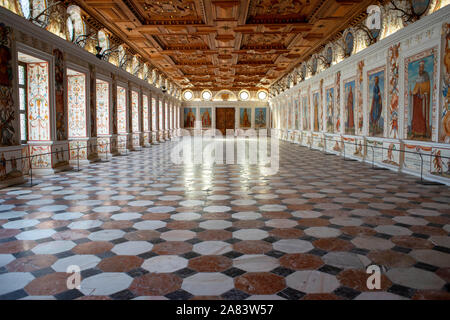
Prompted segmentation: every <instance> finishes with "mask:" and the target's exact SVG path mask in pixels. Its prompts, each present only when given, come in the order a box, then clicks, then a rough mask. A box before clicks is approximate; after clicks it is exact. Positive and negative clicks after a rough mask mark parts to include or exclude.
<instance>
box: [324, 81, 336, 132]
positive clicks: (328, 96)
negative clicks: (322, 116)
mask: <svg viewBox="0 0 450 320" xmlns="http://www.w3.org/2000/svg"><path fill="white" fill-rule="evenodd" d="M325 101H326V108H327V109H326V121H327V132H330V133H332V132H334V123H333V121H334V87H331V88H327V89H326V90H325Z"/></svg>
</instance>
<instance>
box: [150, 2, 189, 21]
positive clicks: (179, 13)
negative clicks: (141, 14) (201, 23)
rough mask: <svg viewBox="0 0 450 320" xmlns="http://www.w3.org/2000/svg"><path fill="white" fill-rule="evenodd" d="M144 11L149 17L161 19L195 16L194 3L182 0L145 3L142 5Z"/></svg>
mask: <svg viewBox="0 0 450 320" xmlns="http://www.w3.org/2000/svg"><path fill="white" fill-rule="evenodd" d="M143 8H144V10H145V11H148V12H149V13H150V15H155V16H162V17H186V16H195V10H194V3H193V2H187V3H186V1H182V0H158V1H151V0H150V1H146V2H145V3H144V4H143Z"/></svg>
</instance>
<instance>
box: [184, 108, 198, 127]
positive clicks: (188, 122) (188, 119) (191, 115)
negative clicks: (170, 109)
mask: <svg viewBox="0 0 450 320" xmlns="http://www.w3.org/2000/svg"><path fill="white" fill-rule="evenodd" d="M194 126H195V108H184V127H185V128H194Z"/></svg>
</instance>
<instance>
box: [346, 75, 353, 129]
mask: <svg viewBox="0 0 450 320" xmlns="http://www.w3.org/2000/svg"><path fill="white" fill-rule="evenodd" d="M354 94H355V80H354V79H353V80H347V81H345V82H344V107H345V108H344V110H345V111H344V112H345V113H344V119H345V133H346V134H355V114H354V111H355V99H354Z"/></svg>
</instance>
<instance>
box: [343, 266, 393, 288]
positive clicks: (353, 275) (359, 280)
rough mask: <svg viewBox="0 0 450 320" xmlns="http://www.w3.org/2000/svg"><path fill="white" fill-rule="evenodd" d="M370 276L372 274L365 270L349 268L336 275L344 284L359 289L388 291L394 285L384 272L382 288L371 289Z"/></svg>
mask: <svg viewBox="0 0 450 320" xmlns="http://www.w3.org/2000/svg"><path fill="white" fill-rule="evenodd" d="M369 276H370V274H367V273H366V271H365V270H357V269H348V270H344V271H341V272H340V273H339V274H338V275H337V276H336V277H337V279H338V280H339V282H340V283H341V284H342V285H343V286H346V287H349V288H352V289H355V290H358V291H386V290H387V289H388V288H390V287H391V286H392V282H391V281H390V280H389V279H388V278H387V277H386V276H385V275H384V274H382V275H381V289H380V290H376V289H369V288H367V279H368V278H369Z"/></svg>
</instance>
